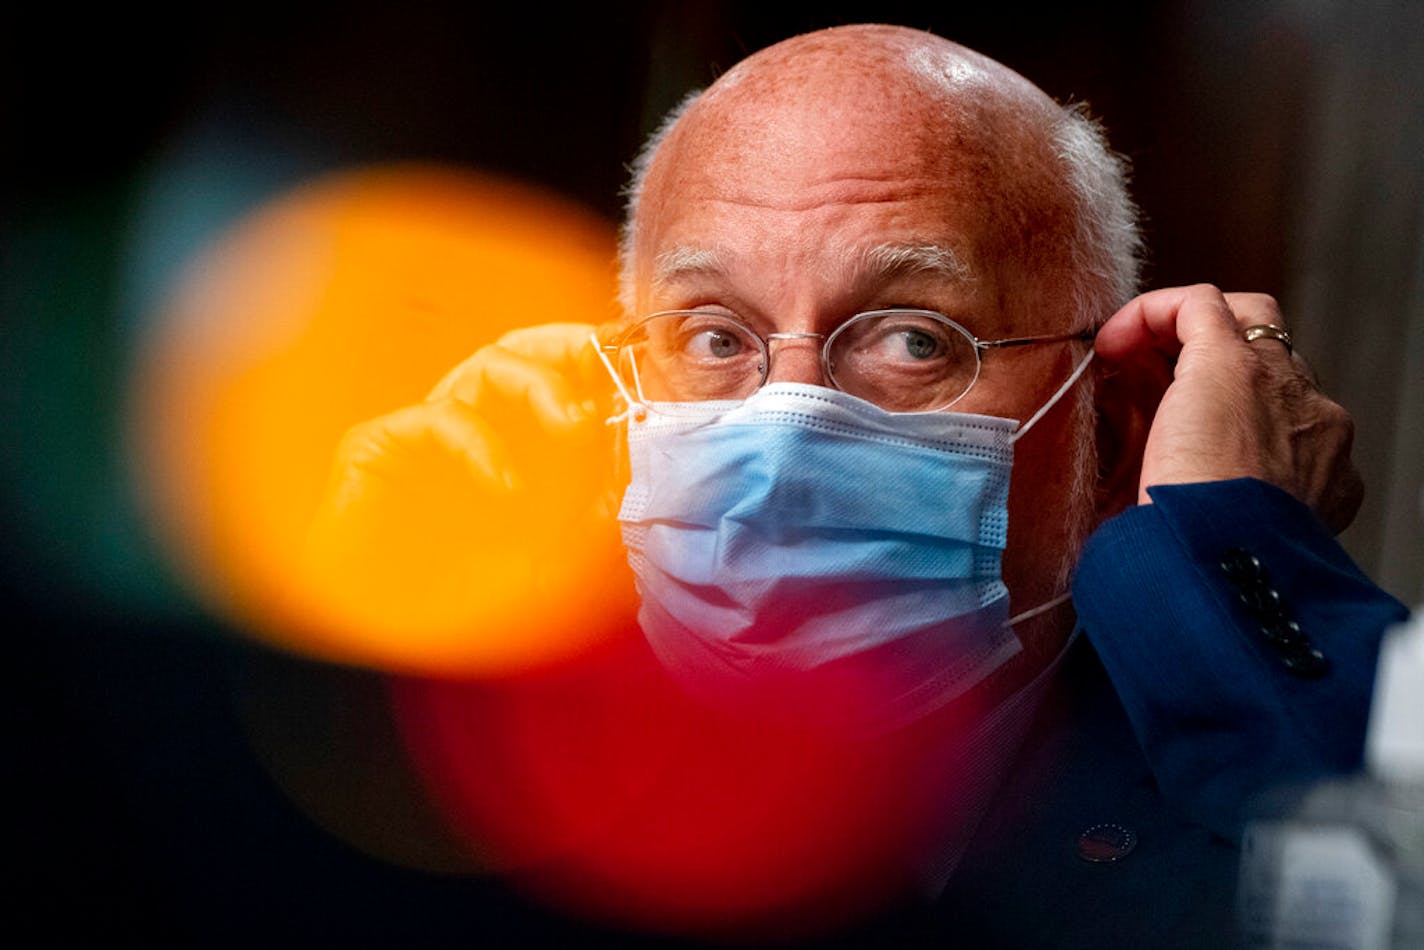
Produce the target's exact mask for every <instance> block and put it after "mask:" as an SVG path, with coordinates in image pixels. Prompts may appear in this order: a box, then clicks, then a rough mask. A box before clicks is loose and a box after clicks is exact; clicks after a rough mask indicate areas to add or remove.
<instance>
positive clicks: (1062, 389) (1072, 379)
mask: <svg viewBox="0 0 1424 950" xmlns="http://www.w3.org/2000/svg"><path fill="white" fill-rule="evenodd" d="M1095 352H1096V351H1095V350H1089V351H1088V355H1087V356H1085V357H1083V361H1082V362H1081V363H1079V364H1078V366H1077V368H1076V369H1074V370H1073V372H1072V373H1071V374H1070V375H1069V376H1068V379H1067V380H1066V381H1065V382H1064V383H1063V385H1062V386H1059V387H1058V391H1057V392H1055V393H1054V394H1053V395H1052V396H1049V397H1048V402H1046V403H1044V404H1043V405H1042V406H1039V407H1038V412H1035V413H1034V414H1033V415H1032V416H1029V419H1028V421H1027V422H1025V423H1024V424H1023V425H1021V426H1019V427H1018V430H1017V431H1015V432H1014V433H1013V434H1012V435H1010V436H1009V444H1010V445H1012V444H1013V443H1015V442H1017V441H1018V440H1019V439H1021V438H1023V437H1024V436H1025V435H1027V434H1028V430H1029V429H1032V428H1033V427H1034V424H1035V423H1037V422H1038V420H1040V419H1042V418H1043V417H1044V415H1045V414H1046V413H1047V412H1048V410H1050V409H1052V408H1053V407H1054V406H1055V405H1057V403H1058V400H1060V399H1062V398H1063V394H1064V393H1066V392H1067V391H1068V390H1070V389H1072V388H1073V384H1074V383H1076V382H1077V381H1078V378H1079V377H1080V376H1082V375H1083V373H1084V372H1085V371H1086V370H1087V368H1088V364H1089V363H1091V362H1092V361H1093V354H1094V353H1095Z"/></svg>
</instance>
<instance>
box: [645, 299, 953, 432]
mask: <svg viewBox="0 0 1424 950" xmlns="http://www.w3.org/2000/svg"><path fill="white" fill-rule="evenodd" d="M825 348H826V349H825V362H826V370H827V372H828V373H829V374H830V376H831V377H832V379H831V380H830V381H831V382H832V383H833V384H834V385H835V386H836V387H837V388H839V389H841V390H843V391H845V392H848V393H850V394H852V395H854V396H859V397H860V398H862V399H865V400H868V401H870V402H873V403H875V404H876V405H878V406H880V407H881V408H883V409H887V410H890V411H892V412H920V411H928V410H932V409H940V408H944V407H945V406H947V405H948V404H950V403H952V402H954V401H955V400H956V399H958V398H959V397H960V396H962V395H964V393H965V392H967V391H968V390H969V387H970V386H972V385H973V383H974V380H975V378H976V377H977V375H978V366H979V359H978V351H977V349H976V348H975V345H974V341H973V338H972V337H970V336H969V334H968V333H967V332H966V331H965V330H963V329H962V328H960V327H959V326H957V325H956V324H954V323H951V322H950V321H948V320H947V319H946V318H944V317H941V316H939V315H938V314H933V313H930V312H928V311H916V310H878V311H872V312H869V313H865V314H861V315H860V316H858V317H855V318H853V319H852V320H850V321H848V322H847V323H845V324H843V325H842V326H841V327H840V328H839V329H838V330H837V331H836V332H835V333H833V334H832V335H831V337H830V339H828V340H827V341H826V344H825ZM767 366H768V356H767V347H766V343H765V342H764V341H763V340H762V339H761V338H760V337H758V336H757V335H756V334H755V333H753V332H752V331H751V330H750V329H748V328H747V327H745V326H743V325H742V324H741V323H740V322H738V321H736V320H733V319H731V318H730V317H727V316H725V315H722V314H714V313H701V312H693V311H682V312H674V313H664V314H656V315H654V316H652V317H649V318H647V319H645V320H643V321H642V322H641V323H639V324H637V325H636V326H635V327H634V328H633V329H632V331H631V335H630V336H629V337H628V338H626V339H625V340H624V341H623V342H622V344H621V347H620V351H619V372H620V374H621V375H622V376H623V381H624V384H625V385H626V386H628V387H629V389H630V390H633V391H636V392H638V393H639V395H640V398H642V399H644V400H645V401H651V402H702V401H707V400H724V399H745V398H746V397H748V396H750V395H751V394H752V393H754V392H756V390H757V389H759V388H760V387H761V385H762V384H763V383H764V382H765V381H766V377H767Z"/></svg>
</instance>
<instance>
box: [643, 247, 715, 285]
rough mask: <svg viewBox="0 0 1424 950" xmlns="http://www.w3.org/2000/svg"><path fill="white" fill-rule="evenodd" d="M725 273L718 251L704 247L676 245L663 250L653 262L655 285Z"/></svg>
mask: <svg viewBox="0 0 1424 950" xmlns="http://www.w3.org/2000/svg"><path fill="white" fill-rule="evenodd" d="M723 273H726V268H725V267H724V266H723V265H722V258H721V255H719V254H718V253H717V252H716V251H714V250H711V249H709V248H702V247H684V246H680V247H674V248H670V249H668V250H666V251H663V252H662V253H661V254H659V255H658V256H657V259H656V260H655V261H654V262H653V286H655V287H662V286H665V285H667V284H669V283H672V282H673V281H675V280H678V279H679V278H685V277H692V276H705V275H708V274H723Z"/></svg>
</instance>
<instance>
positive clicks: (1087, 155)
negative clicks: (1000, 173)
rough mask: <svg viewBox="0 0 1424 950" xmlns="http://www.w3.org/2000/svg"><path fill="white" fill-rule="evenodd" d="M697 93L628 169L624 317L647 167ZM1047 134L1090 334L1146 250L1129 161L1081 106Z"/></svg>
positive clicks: (632, 305)
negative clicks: (1063, 192) (1067, 207)
mask: <svg viewBox="0 0 1424 950" xmlns="http://www.w3.org/2000/svg"><path fill="white" fill-rule="evenodd" d="M701 95H702V91H701V90H694V91H693V92H690V93H688V94H687V95H686V96H685V97H683V99H682V101H681V102H679V103H678V104H677V105H676V106H674V107H673V108H672V109H671V110H670V111H669V112H668V113H667V115H665V116H664V117H663V120H662V122H660V123H659V124H658V127H657V129H656V130H654V132H653V134H652V135H650V136H649V137H648V140H647V141H646V142H645V143H643V147H642V148H641V149H640V150H639V152H638V155H637V157H636V158H634V159H633V162H632V163H631V164H630V165H629V167H628V170H629V175H630V177H629V182H628V186H627V187H626V188H625V189H624V190H623V196H624V198H625V200H626V204H625V213H624V218H623V227H622V231H621V233H620V236H619V243H618V259H619V272H618V273H619V282H618V299H619V302H620V303H621V304H622V306H623V312H624V313H625V314H626V315H629V316H632V315H634V314H635V313H636V311H637V290H636V283H635V277H634V275H635V273H636V268H635V265H634V253H635V246H636V243H637V222H638V204H639V201H640V200H641V198H642V194H643V185H644V184H645V182H646V180H647V176H648V169H649V167H650V166H651V165H652V162H653V157H654V156H655V155H656V154H657V152H658V149H659V148H660V147H661V146H662V144H663V142H664V141H665V140H666V139H667V137H668V134H669V133H670V132H671V131H672V129H673V127H674V126H676V125H677V123H678V122H679V121H680V120H681V119H682V117H683V116H684V115H686V114H687V112H688V110H690V109H691V108H692V106H693V105H694V104H695V103H696V102H697V100H698V98H699V97H700V96H701ZM1049 134H1050V138H1051V142H1052V146H1053V150H1054V154H1055V156H1056V157H1057V158H1058V160H1059V162H1060V163H1061V167H1062V173H1063V179H1064V183H1065V185H1066V186H1067V188H1068V193H1069V195H1070V200H1071V201H1072V204H1073V220H1074V225H1073V234H1072V238H1071V240H1072V244H1073V246H1072V270H1073V275H1074V277H1073V288H1072V291H1071V293H1072V306H1073V318H1074V319H1073V325H1074V326H1075V327H1080V328H1083V329H1087V328H1089V327H1095V326H1097V325H1099V324H1101V323H1102V322H1103V321H1104V320H1106V319H1107V318H1108V317H1109V316H1111V315H1112V313H1113V312H1114V311H1116V310H1117V309H1118V308H1119V307H1121V306H1122V305H1123V304H1125V303H1127V301H1128V300H1130V299H1131V298H1132V297H1133V296H1134V295H1135V294H1136V293H1137V289H1138V282H1139V280H1140V276H1141V270H1142V247H1143V245H1142V233H1141V230H1140V227H1139V224H1138V212H1137V206H1136V205H1135V204H1134V203H1133V201H1132V197H1131V195H1130V194H1129V192H1128V163H1127V160H1126V159H1125V158H1123V157H1122V156H1121V155H1118V154H1117V153H1115V152H1113V151H1112V149H1111V148H1109V147H1108V143H1107V136H1106V134H1105V133H1104V131H1103V128H1102V125H1101V124H1100V123H1099V122H1098V121H1097V120H1096V119H1094V118H1092V117H1091V116H1090V115H1089V113H1088V110H1087V107H1086V106H1085V105H1084V104H1082V103H1074V104H1071V105H1068V106H1065V107H1063V109H1062V117H1061V119H1060V120H1059V121H1058V122H1056V123H1054V125H1053V126H1052V128H1051V130H1050V133H1049Z"/></svg>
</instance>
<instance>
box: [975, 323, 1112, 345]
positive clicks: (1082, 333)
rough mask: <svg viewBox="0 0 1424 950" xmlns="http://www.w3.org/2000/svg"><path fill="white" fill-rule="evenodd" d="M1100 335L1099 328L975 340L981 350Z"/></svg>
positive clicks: (1058, 341)
mask: <svg viewBox="0 0 1424 950" xmlns="http://www.w3.org/2000/svg"><path fill="white" fill-rule="evenodd" d="M1097 335H1098V331H1097V329H1096V328H1095V329H1092V330H1079V331H1077V332H1076V333H1056V334H1054V335H1052V336H1019V337H1011V338H1010V339H1007V340H975V341H974V345H975V346H976V347H978V348H979V349H981V350H998V349H1005V348H1007V347H1010V346H1028V345H1029V344H1030V343H1062V342H1064V341H1066V340H1091V339H1093V338H1094V337H1096V336H1097Z"/></svg>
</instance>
